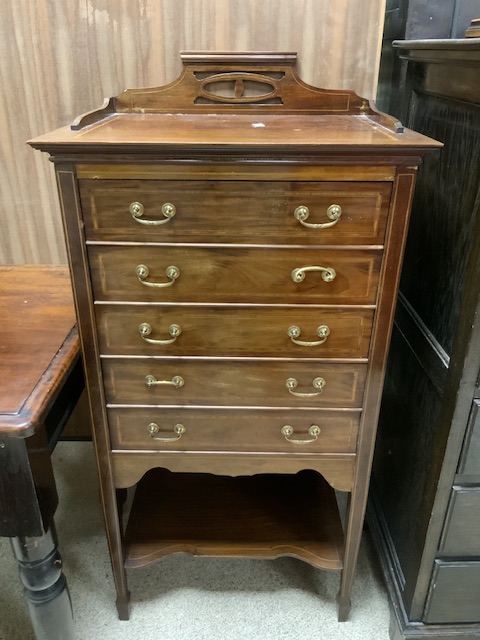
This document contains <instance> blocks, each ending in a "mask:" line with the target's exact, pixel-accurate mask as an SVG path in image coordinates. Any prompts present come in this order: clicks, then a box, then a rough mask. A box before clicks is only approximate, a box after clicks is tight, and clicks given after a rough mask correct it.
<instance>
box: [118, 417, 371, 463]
mask: <svg viewBox="0 0 480 640" xmlns="http://www.w3.org/2000/svg"><path fill="white" fill-rule="evenodd" d="M359 416H360V414H359V413H358V412H354V411H351V412H345V411H342V412H333V411H319V410H308V409H305V410H303V411H302V410H290V411H288V410H258V409H256V410H254V411H249V410H235V409H226V408H225V409H219V408H217V409H214V410H209V409H197V408H191V409H190V408H177V409H175V408H168V409H163V408H158V407H142V408H121V409H118V408H111V409H109V411H108V419H109V425H110V435H111V444H112V448H113V449H117V450H118V449H137V450H174V451H239V452H241V451H258V452H267V451H270V452H289V453H353V452H354V451H355V447H356V440H357V432H358V423H359ZM152 423H153V424H155V425H157V426H158V432H157V433H155V434H154V435H155V436H157V437H161V438H171V440H170V441H167V442H165V441H161V440H156V439H154V438H152V437H151V435H150V433H149V428H148V427H149V425H150V424H152ZM177 424H181V425H183V426H184V427H185V432H184V433H183V434H182V435H181V436H180V437H178V434H176V433H175V431H174V428H175V425H177ZM312 425H313V426H318V427H319V428H320V433H319V434H318V436H315V435H312V434H311V433H309V429H310V428H311V427H312ZM284 426H291V427H292V428H293V433H292V435H291V436H290V438H291V439H292V440H299V441H300V442H299V443H296V442H288V441H287V440H286V438H285V435H283V434H282V428H283V427H284ZM175 438H178V439H175ZM307 441H308V442H307Z"/></svg>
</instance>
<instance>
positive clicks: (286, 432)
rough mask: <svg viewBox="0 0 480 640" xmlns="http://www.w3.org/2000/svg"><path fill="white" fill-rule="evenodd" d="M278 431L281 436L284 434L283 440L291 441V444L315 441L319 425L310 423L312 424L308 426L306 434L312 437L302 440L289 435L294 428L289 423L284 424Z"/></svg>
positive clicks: (318, 433)
mask: <svg viewBox="0 0 480 640" xmlns="http://www.w3.org/2000/svg"><path fill="white" fill-rule="evenodd" d="M280 432H281V434H282V436H284V438H285V440H287V441H288V442H291V443H292V444H308V443H309V442H315V441H316V440H317V438H318V436H319V435H320V427H317V425H316V424H312V426H311V427H309V428H308V435H309V436H312V437H311V438H304V439H303V440H299V439H297V438H292V437H291V436H292V435H293V433H294V429H293V427H291V426H290V425H289V424H286V425H285V426H284V427H282V428H281V429H280Z"/></svg>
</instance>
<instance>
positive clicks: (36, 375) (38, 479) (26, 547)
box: [0, 266, 84, 640]
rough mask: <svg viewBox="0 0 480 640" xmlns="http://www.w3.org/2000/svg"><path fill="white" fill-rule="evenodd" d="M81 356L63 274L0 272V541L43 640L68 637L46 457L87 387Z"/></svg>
mask: <svg viewBox="0 0 480 640" xmlns="http://www.w3.org/2000/svg"><path fill="white" fill-rule="evenodd" d="M79 347H80V345H79V338H78V333H77V329H76V324H75V312H74V307H73V300H72V291H71V284H70V277H69V274H68V269H67V268H66V267H57V266H8V267H0V380H1V382H0V390H1V393H0V536H3V537H9V538H10V539H11V543H12V549H13V552H14V555H15V557H16V559H17V561H18V564H19V571H20V578H21V580H22V583H23V585H24V587H25V591H24V593H25V598H26V601H27V605H28V610H29V614H30V618H31V620H32V624H33V628H34V631H35V635H36V637H37V639H42V640H53V639H55V640H57V639H58V640H70V639H73V637H74V631H73V617H72V608H71V603H70V596H69V593H68V588H67V584H66V580H65V576H64V574H63V572H62V561H61V558H60V555H59V553H58V550H57V539H56V532H55V525H54V520H53V517H54V513H55V510H56V507H57V504H58V496H57V491H56V487H55V479H54V476H53V471H52V463H51V458H50V454H51V452H52V450H53V448H54V447H55V444H56V442H57V440H58V437H59V435H60V434H61V432H62V429H63V427H64V426H65V424H66V422H67V420H68V417H69V416H70V414H71V412H72V410H73V408H74V407H75V405H76V403H77V400H78V398H79V396H80V393H81V391H82V389H83V386H84V382H83V373H82V365H81V360H80V357H79Z"/></svg>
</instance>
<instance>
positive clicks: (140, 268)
mask: <svg viewBox="0 0 480 640" xmlns="http://www.w3.org/2000/svg"><path fill="white" fill-rule="evenodd" d="M135 273H136V274H137V278H138V280H139V282H141V283H142V284H144V285H145V286H146V287H157V288H160V287H171V286H172V284H173V283H174V282H175V280H176V279H177V278H178V276H179V275H180V269H179V268H178V267H175V266H174V265H171V266H170V267H167V268H166V269H165V273H166V274H167V278H169V279H170V282H146V281H145V278H148V276H149V273H150V269H149V268H148V267H147V266H146V265H144V264H139V265H137V266H136V267H135Z"/></svg>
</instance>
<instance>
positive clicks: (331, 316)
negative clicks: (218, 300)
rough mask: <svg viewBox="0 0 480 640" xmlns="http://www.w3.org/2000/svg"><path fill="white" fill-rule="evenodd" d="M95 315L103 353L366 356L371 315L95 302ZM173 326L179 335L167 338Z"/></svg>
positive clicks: (369, 312) (341, 311) (323, 310)
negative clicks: (159, 341)
mask: <svg viewBox="0 0 480 640" xmlns="http://www.w3.org/2000/svg"><path fill="white" fill-rule="evenodd" d="M96 315H97V325H98V336H99V343H100V350H101V353H102V354H104V355H147V356H155V355H158V356H160V355H168V356H189V355H190V356H217V357H218V356H219V355H221V356H230V357H235V356H242V357H249V356H250V357H255V356H260V357H291V358H295V357H301V358H324V357H326V358H332V357H333V358H334V357H338V358H366V357H367V356H368V348H369V341H370V333H371V327H372V318H373V311H372V310H370V309H355V310H351V309H328V308H313V307H293V306H290V307H283V308H282V307H280V308H275V307H233V306H231V307H228V306H212V307H204V306H198V307H194V306H187V305H185V306H183V305H140V304H139V305H110V304H97V305H96ZM175 327H180V329H181V333H180V335H178V337H176V338H172V337H171V334H174V333H175ZM291 327H296V328H297V330H294V331H292V333H293V337H289V334H288V332H289V330H291V329H290V328H291ZM141 331H144V333H146V334H147V333H148V331H150V333H148V334H147V335H144V337H142V335H141ZM177 332H178V330H177ZM298 332H300V335H299V336H298ZM319 334H320V335H319ZM144 338H146V339H147V340H162V341H167V342H170V343H169V344H165V343H161V344H158V343H155V344H152V343H149V342H147V341H146V340H145V339H144ZM172 340H173V341H172ZM294 340H296V341H297V342H298V341H299V340H300V341H305V342H308V343H309V344H307V345H302V344H297V343H296V342H294ZM310 343H311V344H310Z"/></svg>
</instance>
